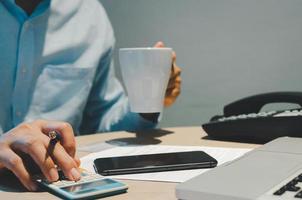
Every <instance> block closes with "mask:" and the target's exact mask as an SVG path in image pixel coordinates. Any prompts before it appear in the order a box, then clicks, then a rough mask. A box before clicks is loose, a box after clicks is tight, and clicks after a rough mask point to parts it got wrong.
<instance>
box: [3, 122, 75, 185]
mask: <svg viewBox="0 0 302 200" xmlns="http://www.w3.org/2000/svg"><path fill="white" fill-rule="evenodd" d="M53 130H55V131H57V132H58V133H60V135H61V140H60V141H59V142H57V143H52V142H51V139H50V138H49V136H48V133H49V132H50V131H53ZM75 152H76V144H75V138H74V133H73V130H72V127H71V125H69V124H68V123H65V122H58V121H45V120H37V121H34V122H31V123H23V124H20V125H19V126H17V127H16V128H14V129H12V130H10V131H9V132H7V133H5V134H3V135H2V136H1V137H0V169H1V168H7V169H9V170H10V171H12V172H13V173H14V174H15V175H16V176H17V177H18V179H19V180H20V181H21V182H22V184H23V185H24V186H25V187H26V188H27V189H28V190H30V191H35V190H37V185H36V183H35V182H34V181H33V180H32V176H31V172H30V171H29V170H28V167H27V165H28V163H27V162H28V161H27V160H25V159H24V158H23V156H22V155H29V156H30V158H31V159H32V160H33V161H34V162H35V164H36V165H37V166H39V168H40V170H41V172H42V173H43V175H44V176H45V177H46V178H47V180H48V181H50V182H54V181H57V180H58V179H59V175H58V171H57V168H56V166H58V167H59V168H60V169H61V170H62V171H63V172H64V175H65V176H66V177H67V178H68V179H69V180H73V181H76V180H79V179H80V178H81V175H80V173H79V171H78V167H79V165H80V160H79V159H78V158H76V157H75ZM30 165H32V163H30Z"/></svg>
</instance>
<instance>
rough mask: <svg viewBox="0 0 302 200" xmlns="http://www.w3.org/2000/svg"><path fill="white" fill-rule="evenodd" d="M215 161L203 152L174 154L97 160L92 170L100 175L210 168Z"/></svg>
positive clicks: (214, 164)
mask: <svg viewBox="0 0 302 200" xmlns="http://www.w3.org/2000/svg"><path fill="white" fill-rule="evenodd" d="M216 165H217V160H216V159H214V158H213V157H211V156H210V155H208V154H207V153H205V152H203V151H189V152H174V153H161V154H148V155H135V156H122V157H109V158H98V159H96V160H95V161H94V168H95V170H96V172H97V173H99V174H101V175H104V176H106V175H116V174H130V173H144V172H158V171H168V170H184V169H198V168H211V167H215V166H216Z"/></svg>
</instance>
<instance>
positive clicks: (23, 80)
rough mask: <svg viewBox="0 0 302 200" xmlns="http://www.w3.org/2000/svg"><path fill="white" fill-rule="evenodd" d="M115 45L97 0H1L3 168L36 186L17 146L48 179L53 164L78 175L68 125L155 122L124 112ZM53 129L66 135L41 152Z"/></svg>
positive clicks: (175, 91)
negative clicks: (49, 151)
mask: <svg viewBox="0 0 302 200" xmlns="http://www.w3.org/2000/svg"><path fill="white" fill-rule="evenodd" d="M113 46H114V34H113V30H112V27H111V24H110V22H109V20H108V17H107V15H106V13H105V11H104V9H103V7H102V6H101V4H100V3H99V2H98V1H97V0H72V1H64V0H42V1H41V0H16V1H15V0H0V77H1V78H0V88H1V92H0V135H1V134H2V133H6V134H4V135H3V136H1V137H0V168H2V167H5V168H8V169H10V170H11V171H13V172H14V173H15V175H16V176H17V177H18V178H19V179H20V180H21V182H22V183H23V184H24V185H25V186H26V187H27V188H28V189H29V190H35V184H34V183H33V182H32V181H31V178H30V175H29V172H28V171H27V170H26V168H25V166H24V163H23V162H22V159H21V158H20V156H19V155H17V154H16V153H15V150H17V151H22V152H24V153H27V154H30V155H31V157H32V159H33V160H34V161H35V162H36V163H37V164H38V165H39V166H40V168H41V170H42V172H43V174H44V175H45V176H46V178H47V179H48V180H49V181H55V180H57V179H58V174H57V171H56V169H55V167H54V166H55V165H54V164H57V165H59V166H60V167H61V168H62V170H63V171H64V173H65V175H66V176H67V177H68V178H69V179H71V180H78V179H79V178H80V175H79V173H78V171H77V167H78V164H79V161H78V159H77V158H75V142H74V137H73V131H74V132H75V134H80V133H94V132H105V131H113V130H139V129H146V128H153V127H155V126H156V121H157V114H149V115H143V114H138V113H132V112H130V111H129V105H128V99H127V97H126V96H125V93H124V90H123V88H122V87H121V84H120V83H119V81H118V80H117V79H116V77H115V75H114V69H113V66H112V52H113ZM156 46H157V47H162V46H163V44H162V43H158V44H157V45H156ZM174 61H175V55H174ZM172 72H173V73H171V78H170V82H169V86H168V89H167V92H166V99H165V101H166V104H167V105H169V104H172V103H173V102H174V101H175V99H176V98H177V96H178V95H179V92H180V70H179V68H178V67H176V66H175V67H174V70H172ZM38 119H44V120H38ZM45 120H56V121H45ZM61 121H64V122H61ZM66 122H68V123H66ZM21 123H22V124H21ZM20 124H21V125H20ZM50 130H57V131H58V132H60V133H61V134H62V139H63V140H62V141H61V142H60V143H59V144H57V145H56V146H55V150H54V153H53V154H52V155H50V156H48V157H45V155H47V148H48V144H49V138H48V137H47V132H49V131H50Z"/></svg>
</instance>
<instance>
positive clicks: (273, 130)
mask: <svg viewBox="0 0 302 200" xmlns="http://www.w3.org/2000/svg"><path fill="white" fill-rule="evenodd" d="M269 103H295V104H298V105H299V106H300V108H297V109H290V110H280V111H266V112H260V111H261V108H263V106H264V105H266V104H269ZM301 107H302V92H273V93H266V94H260V95H255V96H250V97H247V98H244V99H241V100H238V101H235V102H233V103H231V104H228V105H226V106H225V107H224V115H223V116H214V117H213V118H212V119H211V120H210V122H209V123H206V124H203V125H202V127H203V129H204V130H205V131H206V132H207V134H208V135H209V136H210V137H214V138H216V139H226V140H242V139H243V140H252V141H258V142H261V143H262V142H267V141H270V140H273V139H275V138H277V137H281V136H292V137H302V108H301Z"/></svg>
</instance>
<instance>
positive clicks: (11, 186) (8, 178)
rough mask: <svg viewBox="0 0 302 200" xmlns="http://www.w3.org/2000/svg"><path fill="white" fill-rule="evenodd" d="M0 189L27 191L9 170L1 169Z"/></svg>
mask: <svg viewBox="0 0 302 200" xmlns="http://www.w3.org/2000/svg"><path fill="white" fill-rule="evenodd" d="M0 190H1V191H5V192H27V190H26V188H25V187H23V185H22V184H21V182H20V181H19V180H18V179H17V177H16V176H15V175H14V174H13V173H12V172H10V171H8V170H1V171H0Z"/></svg>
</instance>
